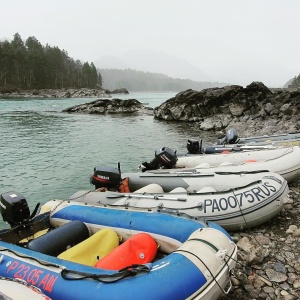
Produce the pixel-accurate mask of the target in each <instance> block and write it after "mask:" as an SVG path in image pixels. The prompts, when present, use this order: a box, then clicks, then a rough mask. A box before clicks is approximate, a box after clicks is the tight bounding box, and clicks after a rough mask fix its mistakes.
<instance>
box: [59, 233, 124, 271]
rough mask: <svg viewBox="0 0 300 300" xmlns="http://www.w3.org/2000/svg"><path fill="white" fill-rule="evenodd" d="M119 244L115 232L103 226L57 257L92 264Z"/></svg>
mask: <svg viewBox="0 0 300 300" xmlns="http://www.w3.org/2000/svg"><path fill="white" fill-rule="evenodd" d="M118 246H119V237H118V235H117V233H116V232H115V231H114V230H112V229H110V228H104V229H101V230H99V231H98V232H96V233H95V234H93V235H92V236H91V237H89V238H88V239H86V240H84V241H83V242H81V243H79V244H77V245H75V246H74V247H72V248H70V249H68V250H66V251H64V252H63V253H61V254H60V255H58V258H61V259H65V260H68V261H72V262H76V263H79V264H82V265H86V266H91V267H92V266H94V265H95V264H96V263H97V261H98V260H99V259H101V258H103V257H105V256H106V255H107V254H108V253H110V252H111V251H112V250H114V249H115V248H116V247H118Z"/></svg>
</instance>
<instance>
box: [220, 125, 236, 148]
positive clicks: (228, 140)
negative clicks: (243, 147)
mask: <svg viewBox="0 0 300 300" xmlns="http://www.w3.org/2000/svg"><path fill="white" fill-rule="evenodd" d="M237 140H238V134H237V131H236V129H235V128H230V129H229V130H227V131H226V134H225V137H224V138H223V139H218V140H217V144H218V145H225V144H236V143H237Z"/></svg>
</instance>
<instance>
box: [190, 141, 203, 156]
mask: <svg viewBox="0 0 300 300" xmlns="http://www.w3.org/2000/svg"><path fill="white" fill-rule="evenodd" d="M186 148H187V150H188V152H189V153H190V154H202V153H203V152H202V140H201V141H200V142H199V141H196V140H188V142H187V144H186Z"/></svg>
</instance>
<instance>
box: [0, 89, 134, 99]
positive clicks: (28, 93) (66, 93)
mask: <svg viewBox="0 0 300 300" xmlns="http://www.w3.org/2000/svg"><path fill="white" fill-rule="evenodd" d="M112 94H128V91H127V90H126V89H124V88H122V89H117V90H114V91H109V90H105V89H86V88H83V89H39V90H15V91H11V90H5V89H2V90H0V98H25V99H28V98H111V97H112V96H111V95H112Z"/></svg>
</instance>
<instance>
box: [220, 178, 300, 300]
mask: <svg viewBox="0 0 300 300" xmlns="http://www.w3.org/2000/svg"><path fill="white" fill-rule="evenodd" d="M289 188H290V192H289V197H290V201H289V202H288V203H287V204H286V206H285V209H283V210H282V211H281V212H280V214H278V215H277V216H276V217H274V218H273V219H272V220H270V221H269V222H267V223H265V224H262V225H260V226H258V227H255V228H253V229H252V231H251V230H248V231H244V232H238V233H236V232H235V233H232V237H233V239H234V241H235V243H236V244H237V246H238V261H237V265H236V268H235V275H236V277H235V278H234V279H232V284H233V287H232V289H231V291H230V292H229V294H228V295H224V296H222V297H221V298H220V299H223V300H225V299H226V300H228V299H230V300H244V299H245V300H246V299H247V300H248V299H255V300H273V299H276V300H296V299H300V179H299V180H297V181H295V182H294V183H290V184H289ZM279 224H280V226H279Z"/></svg>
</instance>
